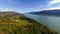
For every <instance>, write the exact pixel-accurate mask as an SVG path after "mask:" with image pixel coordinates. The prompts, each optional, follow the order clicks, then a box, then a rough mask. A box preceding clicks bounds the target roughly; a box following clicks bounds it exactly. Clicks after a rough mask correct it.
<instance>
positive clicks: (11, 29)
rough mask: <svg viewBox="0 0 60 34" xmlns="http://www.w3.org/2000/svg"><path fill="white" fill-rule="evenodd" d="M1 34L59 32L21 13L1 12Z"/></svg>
mask: <svg viewBox="0 0 60 34" xmlns="http://www.w3.org/2000/svg"><path fill="white" fill-rule="evenodd" d="M0 34H57V33H56V32H53V31H51V30H49V28H47V27H46V26H43V25H42V24H39V23H37V22H36V21H34V20H32V19H30V18H25V16H20V15H10V14H0Z"/></svg>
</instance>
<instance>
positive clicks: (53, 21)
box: [24, 14, 60, 33]
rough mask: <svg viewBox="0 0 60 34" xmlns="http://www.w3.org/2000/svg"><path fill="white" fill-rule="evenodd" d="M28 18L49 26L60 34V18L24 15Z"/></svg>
mask: <svg viewBox="0 0 60 34" xmlns="http://www.w3.org/2000/svg"><path fill="white" fill-rule="evenodd" d="M24 15H25V16H26V17H29V18H31V19H34V20H36V21H37V22H39V23H41V24H43V25H44V26H47V27H48V28H49V29H51V30H54V31H56V32H58V33H60V17H58V16H46V15H33V14H24Z"/></svg>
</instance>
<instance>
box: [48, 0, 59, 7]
mask: <svg viewBox="0 0 60 34" xmlns="http://www.w3.org/2000/svg"><path fill="white" fill-rule="evenodd" d="M57 3H60V0H51V1H50V2H48V6H51V5H54V4H57Z"/></svg>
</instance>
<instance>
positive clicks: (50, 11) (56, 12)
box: [30, 9, 60, 16]
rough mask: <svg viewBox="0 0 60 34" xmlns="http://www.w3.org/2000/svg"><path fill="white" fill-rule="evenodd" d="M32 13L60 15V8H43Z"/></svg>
mask: <svg viewBox="0 0 60 34" xmlns="http://www.w3.org/2000/svg"><path fill="white" fill-rule="evenodd" d="M30 14H36V15H51V16H60V10H59V9H58V10H43V11H39V12H31V13H30Z"/></svg>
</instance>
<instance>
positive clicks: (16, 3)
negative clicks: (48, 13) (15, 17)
mask: <svg viewBox="0 0 60 34" xmlns="http://www.w3.org/2000/svg"><path fill="white" fill-rule="evenodd" d="M52 9H60V0H0V11H8V10H10V11H16V12H20V13H27V12H36V11H41V10H52Z"/></svg>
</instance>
